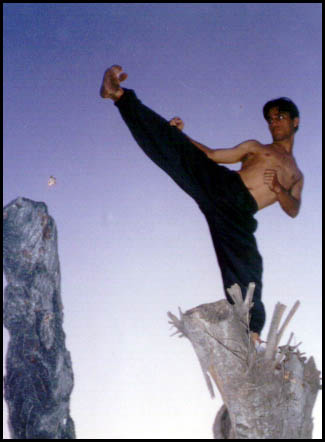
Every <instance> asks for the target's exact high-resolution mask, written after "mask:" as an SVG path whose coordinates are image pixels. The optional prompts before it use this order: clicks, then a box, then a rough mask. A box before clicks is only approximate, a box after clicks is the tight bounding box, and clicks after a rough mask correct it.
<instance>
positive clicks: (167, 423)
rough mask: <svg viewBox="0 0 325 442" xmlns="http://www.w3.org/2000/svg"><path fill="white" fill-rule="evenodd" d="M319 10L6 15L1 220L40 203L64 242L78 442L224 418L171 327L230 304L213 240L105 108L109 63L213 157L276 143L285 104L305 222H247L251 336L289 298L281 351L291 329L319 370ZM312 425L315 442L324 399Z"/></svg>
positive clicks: (90, 8)
mask: <svg viewBox="0 0 325 442" xmlns="http://www.w3.org/2000/svg"><path fill="white" fill-rule="evenodd" d="M321 12H322V7H321V4H317V3H244V4H241V3H221V4H219V3H201V4H196V3H182V4H180V3H174V4H163V3H158V4H153V3H148V4H145V3H135V4H134V3H122V4H119V3H106V4H105V3H101V4H99V3H73V4H72V3H63V4H60V3H49V4H46V3H40V4H33V3H29V4H28V3H16V4H15V3H6V4H5V5H4V204H7V203H9V202H10V201H11V200H13V199H14V198H16V197H18V196H23V197H26V198H30V199H33V200H36V201H44V202H45V203H46V204H47V206H48V209H49V213H50V215H51V216H53V218H54V219H55V221H56V224H57V227H58V238H59V256H60V263H61V272H62V298H63V304H64V309H65V310H64V312H65V316H64V318H65V319H64V330H65V332H66V335H67V340H66V344H67V348H68V350H69V351H70V352H71V356H72V362H73V370H74V374H75V386H74V390H73V393H72V396H71V416H72V418H73V419H74V422H75V425H76V432H77V437H78V438H79V439H114V438H116V439H142V438H144V439H145V438H153V439H155V438H161V439H163V438H165V439H174V438H176V439H186V438H189V439H205V438H207V439H210V438H212V431H211V427H212V423H213V420H214V417H215V415H216V413H217V411H218V410H219V408H220V406H221V404H222V402H221V400H220V395H219V394H218V392H217V394H216V399H214V400H212V399H211V398H210V396H209V392H208V390H207V388H206V385H205V381H204V378H203V376H202V374H201V371H200V367H199V363H198V360H197V357H196V355H195V354H194V351H193V349H192V347H191V345H190V343H189V341H187V340H185V339H178V338H176V337H173V338H171V337H170V333H171V331H170V330H169V324H168V318H167V315H166V313H167V311H169V310H170V311H172V312H173V313H177V311H178V306H180V307H181V309H182V310H183V311H185V310H188V309H190V308H192V307H195V306H197V305H199V304H202V303H206V302H214V301H216V300H218V299H222V298H223V297H224V294H223V289H222V282H221V276H220V272H219V269H218V266H217V262H216V258H215V253H214V249H213V246H212V241H211V238H210V236H209V231H208V226H207V224H206V221H205V219H204V217H203V215H202V214H201V213H200V212H199V210H198V208H197V205H196V204H195V203H194V202H193V201H192V200H191V199H190V197H189V196H187V195H186V194H185V193H184V192H183V191H182V190H180V189H179V188H178V187H177V186H176V184H175V183H174V182H173V181H172V180H171V179H170V178H169V177H168V176H167V175H166V174H165V173H164V172H162V171H161V170H160V169H159V168H158V167H157V166H156V165H155V164H153V163H152V162H151V161H150V160H149V159H148V158H147V157H146V156H145V155H144V154H143V152H142V151H141V150H140V149H139V148H138V146H137V145H136V143H135V141H134V140H133V138H132V136H131V134H130V132H129V130H128V129H127V127H126V126H125V124H124V122H123V121H122V118H121V117H120V115H119V112H118V110H117V108H116V107H115V106H113V103H112V102H111V101H110V100H102V99H101V98H100V97H99V87H100V84H101V80H102V76H103V73H104V71H105V69H106V68H108V67H109V66H111V65H112V64H120V65H122V66H123V68H124V69H125V71H126V72H127V73H128V75H129V78H128V80H127V81H126V82H125V87H128V88H131V89H134V90H135V91H136V93H137V95H138V97H139V98H140V99H141V100H142V101H143V102H144V103H145V104H146V105H147V106H149V107H151V108H152V109H154V110H155V111H156V112H158V113H159V114H161V115H162V116H164V117H165V118H168V119H170V118H172V117H173V116H175V115H177V116H180V117H181V118H182V119H183V120H184V121H185V129H184V130H185V132H186V133H187V134H188V135H190V136H191V137H192V138H194V139H196V140H198V141H200V142H201V143H204V144H206V145H207V146H210V147H211V148H227V147H233V146H234V145H236V144H238V143H239V142H241V141H244V140H247V139H252V138H254V139H257V140H259V141H261V142H262V143H268V142H270V141H271V138H270V134H269V132H268V128H267V125H266V122H265V120H264V119H263V115H262V107H263V105H264V104H265V102H266V101H268V100H269V99H272V98H278V97H280V96H287V97H290V98H291V99H292V100H293V101H294V102H295V103H296V104H297V106H298V107H299V110H300V113H301V124H300V128H299V131H298V132H297V134H296V137H295V145H294V156H295V158H296V161H297V163H298V166H299V168H300V169H301V170H302V172H303V173H304V176H305V187H304V190H303V195H302V196H303V200H302V206H301V211H300V214H299V215H298V217H297V218H295V219H292V218H290V217H289V216H287V215H286V214H285V213H284V212H283V211H282V209H281V208H280V206H279V205H278V204H275V205H273V206H271V207H268V208H266V209H264V210H263V211H261V212H258V213H257V215H256V218H257V220H258V223H259V227H258V230H257V234H256V238H257V242H258V246H259V250H260V252H261V254H262V256H263V259H264V280H263V282H264V292H263V301H264V304H265V307H266V311H267V323H266V326H265V328H264V331H263V334H262V338H266V334H267V330H268V326H269V323H270V319H271V316H272V312H273V308H274V306H275V304H276V302H278V301H280V302H282V303H284V304H286V305H287V306H288V309H287V311H288V310H289V308H291V307H292V306H293V304H294V302H295V301H296V300H300V301H301V306H300V308H299V310H298V312H297V313H296V315H295V317H294V319H293V320H292V322H291V323H290V326H289V327H288V330H287V333H286V336H285V337H284V339H283V342H282V343H284V341H285V340H286V339H287V338H288V336H289V334H290V332H292V331H293V332H294V334H295V342H296V343H298V342H300V341H302V345H301V347H300V349H301V351H305V352H306V354H307V356H310V355H313V356H314V357H315V359H316V364H317V366H318V368H319V369H321V348H322V347H321V330H322V328H321V321H322V316H321V305H322V304H321V303H322V299H321V290H322V289H321V267H322V266H321V243H322V239H321V218H322V208H321V182H322V169H321V149H322V140H321V127H322V126H321V121H322V115H321V104H322V103H321V92H322V91H321ZM239 166H240V165H239V164H238V165H232V166H230V168H233V169H235V170H237V169H238V168H239ZM51 175H53V176H55V177H56V179H57V184H56V186H53V187H50V188H49V187H48V186H47V181H48V178H49V177H50V176H51ZM7 342H8V334H7V331H6V330H5V333H4V346H5V348H6V346H7ZM5 410H6V408H5ZM314 416H315V431H314V438H316V439H320V438H321V398H320V395H319V399H318V401H317V405H316V407H315V409H314ZM6 421H7V416H6V413H5V416H4V438H8V437H9V433H8V429H7V424H6Z"/></svg>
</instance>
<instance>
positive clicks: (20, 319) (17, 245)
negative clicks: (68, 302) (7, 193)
mask: <svg viewBox="0 0 325 442" xmlns="http://www.w3.org/2000/svg"><path fill="white" fill-rule="evenodd" d="M3 251H4V252H3V259H4V273H5V275H6V279H7V282H8V285H7V286H6V288H5V293H4V325H5V327H6V328H7V329H8V330H9V334H10V341H9V347H8V351H7V359H6V376H5V378H4V392H5V399H6V401H7V404H8V410H9V429H10V434H11V438H12V439H75V438H76V437H75V430H74V423H73V420H72V419H71V417H70V410H69V401H70V394H71V391H72V388H73V373H72V366H71V358H70V353H69V352H68V351H67V350H66V347H65V334H64V331H63V328H62V323H63V306H62V302H61V293H60V292H61V290H60V265H59V257H58V251H57V230H56V226H55V222H54V220H53V218H51V217H50V216H49V215H48V211H47V207H46V205H45V204H44V203H37V202H34V201H31V200H28V199H26V198H17V199H16V200H14V201H12V202H11V203H10V204H8V205H7V206H6V207H4V211H3Z"/></svg>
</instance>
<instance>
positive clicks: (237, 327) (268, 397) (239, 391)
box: [168, 284, 321, 439]
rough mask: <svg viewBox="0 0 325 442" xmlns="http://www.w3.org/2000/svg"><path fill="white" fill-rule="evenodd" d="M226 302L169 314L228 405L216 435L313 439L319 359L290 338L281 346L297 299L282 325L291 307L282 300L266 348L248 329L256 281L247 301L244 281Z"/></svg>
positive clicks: (215, 427) (219, 416)
mask: <svg viewBox="0 0 325 442" xmlns="http://www.w3.org/2000/svg"><path fill="white" fill-rule="evenodd" d="M228 292H229V294H230V295H231V297H232V299H233V300H234V302H235V304H234V305H231V304H229V303H228V302H227V301H226V300H221V301H218V302H214V303H210V304H203V305H200V306H198V307H195V308H193V309H191V310H189V311H187V312H186V313H184V314H183V313H182V312H181V311H180V318H179V319H178V318H177V317H176V316H174V315H173V314H171V313H168V316H169V318H170V319H171V324H172V325H174V326H175V327H176V329H177V331H176V333H180V335H181V336H185V337H187V338H188V339H189V340H190V341H191V343H192V345H193V347H194V350H195V352H196V354H197V356H198V358H199V361H200V364H201V367H202V371H203V374H204V377H205V379H206V382H207V385H208V388H209V390H210V393H211V395H212V396H214V392H213V386H212V382H211V379H210V377H211V378H212V379H213V380H214V382H215V384H216V385H217V387H218V389H219V392H220V394H221V397H222V399H223V402H224V405H223V406H222V408H221V409H220V411H219V413H218V414H217V416H216V419H215V422H214V425H213V435H214V438H215V439H312V429H313V423H312V409H313V406H314V404H315V401H316V396H317V393H318V391H319V389H320V388H321V387H320V372H319V371H318V370H317V369H316V366H315V363H314V359H313V358H312V357H311V358H310V359H309V360H308V361H307V362H306V358H304V357H303V356H302V354H301V353H300V352H299V351H298V349H297V347H298V346H295V347H293V346H290V343H291V339H292V334H291V336H290V339H289V342H288V343H287V344H286V345H284V346H282V347H279V342H280V339H281V336H282V335H283V332H284V330H285V328H286V326H287V325H288V322H289V321H290V319H291V317H292V316H293V314H294V313H295V311H296V309H297V308H298V305H299V303H298V302H297V303H296V304H295V306H294V307H293V309H292V310H291V312H290V313H289V315H288V317H287V318H286V320H285V321H284V323H283V325H282V327H281V328H280V322H281V318H282V315H283V312H284V310H285V308H286V307H285V306H284V305H282V304H277V306H276V308H275V311H274V314H273V319H272V322H271V326H270V330H269V333H268V337H267V344H266V348H264V349H263V350H262V351H256V348H255V345H254V344H253V342H252V341H251V338H250V334H249V333H248V324H249V316H248V315H249V310H250V308H251V306H252V296H253V292H254V284H250V286H249V288H248V292H247V295H246V298H245V301H244V300H243V297H242V293H241V290H240V288H239V286H238V285H234V286H233V287H231V288H230V289H229V290H228Z"/></svg>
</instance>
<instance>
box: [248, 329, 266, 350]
mask: <svg viewBox="0 0 325 442" xmlns="http://www.w3.org/2000/svg"><path fill="white" fill-rule="evenodd" d="M250 336H251V340H252V342H253V344H254V345H255V347H256V346H258V345H261V344H264V343H265V342H264V341H262V339H261V338H260V336H259V334H258V333H256V332H250Z"/></svg>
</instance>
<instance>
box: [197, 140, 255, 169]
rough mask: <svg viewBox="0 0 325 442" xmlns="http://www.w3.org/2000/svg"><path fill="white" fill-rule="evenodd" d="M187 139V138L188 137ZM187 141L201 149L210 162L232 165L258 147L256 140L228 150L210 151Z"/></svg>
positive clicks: (201, 145) (208, 148) (198, 144)
mask: <svg viewBox="0 0 325 442" xmlns="http://www.w3.org/2000/svg"><path fill="white" fill-rule="evenodd" d="M188 138H189V137H188ZM189 140H190V141H191V142H192V143H193V144H194V145H195V146H196V147H198V148H199V149H201V150H202V151H203V152H204V153H205V154H206V155H207V156H208V158H210V160H212V161H214V162H216V163H222V164H233V163H239V162H240V161H242V160H243V159H244V158H245V157H246V155H248V154H249V153H255V152H257V150H258V149H259V147H260V144H259V143H258V141H256V140H248V141H244V142H243V143H240V144H238V145H237V146H235V147H232V148H229V149H211V148H210V147H207V146H205V145H204V144H201V143H198V142H197V141H194V140H192V139H191V138H189Z"/></svg>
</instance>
